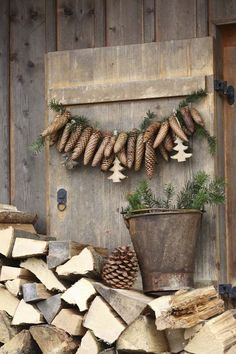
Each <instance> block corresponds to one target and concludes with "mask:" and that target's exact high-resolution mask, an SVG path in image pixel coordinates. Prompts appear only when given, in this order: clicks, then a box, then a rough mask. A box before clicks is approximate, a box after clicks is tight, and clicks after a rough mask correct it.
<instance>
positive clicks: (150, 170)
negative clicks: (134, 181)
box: [145, 137, 156, 179]
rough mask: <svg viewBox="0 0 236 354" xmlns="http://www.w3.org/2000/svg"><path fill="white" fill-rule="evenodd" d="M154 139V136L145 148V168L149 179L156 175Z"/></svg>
mask: <svg viewBox="0 0 236 354" xmlns="http://www.w3.org/2000/svg"><path fill="white" fill-rule="evenodd" d="M153 140H154V138H153V137H152V138H151V139H149V140H148V141H147V143H146V149H145V170H146V175H147V177H148V178H149V179H151V178H152V177H153V175H154V172H155V164H156V154H155V150H154V149H153Z"/></svg>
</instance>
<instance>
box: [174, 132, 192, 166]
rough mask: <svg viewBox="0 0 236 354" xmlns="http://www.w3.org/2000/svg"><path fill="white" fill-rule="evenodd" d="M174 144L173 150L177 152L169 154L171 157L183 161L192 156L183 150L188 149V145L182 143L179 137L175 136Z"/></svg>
mask: <svg viewBox="0 0 236 354" xmlns="http://www.w3.org/2000/svg"><path fill="white" fill-rule="evenodd" d="M175 144H176V146H175V147H174V148H173V150H175V151H178V152H177V154H175V155H173V156H171V158H172V159H174V160H177V161H178V162H184V161H186V159H189V158H190V157H191V156H192V153H190V152H189V153H187V152H185V150H187V149H188V146H186V145H184V143H183V141H182V140H181V139H180V138H179V137H176V139H175Z"/></svg>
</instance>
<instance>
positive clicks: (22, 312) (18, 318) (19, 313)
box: [12, 299, 44, 325]
mask: <svg viewBox="0 0 236 354" xmlns="http://www.w3.org/2000/svg"><path fill="white" fill-rule="evenodd" d="M43 322H44V321H43V316H42V314H41V313H40V312H39V310H38V309H37V308H36V307H35V306H34V305H31V304H27V303H26V302H25V301H24V300H23V299H22V300H21V301H20V303H19V305H18V307H17V309H16V312H15V314H14V317H13V320H12V324H13V325H21V324H27V323H28V324H38V323H43Z"/></svg>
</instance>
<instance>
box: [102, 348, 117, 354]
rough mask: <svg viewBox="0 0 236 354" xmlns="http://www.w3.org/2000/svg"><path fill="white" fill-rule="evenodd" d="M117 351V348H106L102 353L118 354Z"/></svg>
mask: <svg viewBox="0 0 236 354" xmlns="http://www.w3.org/2000/svg"><path fill="white" fill-rule="evenodd" d="M116 353H117V351H116V350H115V348H109V349H105V350H103V351H102V352H100V354H116Z"/></svg>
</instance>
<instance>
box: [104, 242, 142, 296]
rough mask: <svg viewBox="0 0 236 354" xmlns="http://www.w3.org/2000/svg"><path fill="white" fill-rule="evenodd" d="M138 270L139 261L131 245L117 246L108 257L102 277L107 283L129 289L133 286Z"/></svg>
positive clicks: (113, 286) (114, 286)
mask: <svg viewBox="0 0 236 354" xmlns="http://www.w3.org/2000/svg"><path fill="white" fill-rule="evenodd" d="M137 272H138V261H137V257H136V254H135V252H134V251H133V250H132V249H131V248H130V247H129V246H122V247H118V248H116V249H115V250H114V251H113V252H112V253H111V254H110V256H109V257H108V258H107V260H106V262H105V264H104V267H103V270H102V279H103V280H104V281H105V283H106V284H107V285H108V286H110V287H112V288H118V289H129V288H131V287H132V286H133V284H134V282H135V279H136V277H137Z"/></svg>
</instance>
